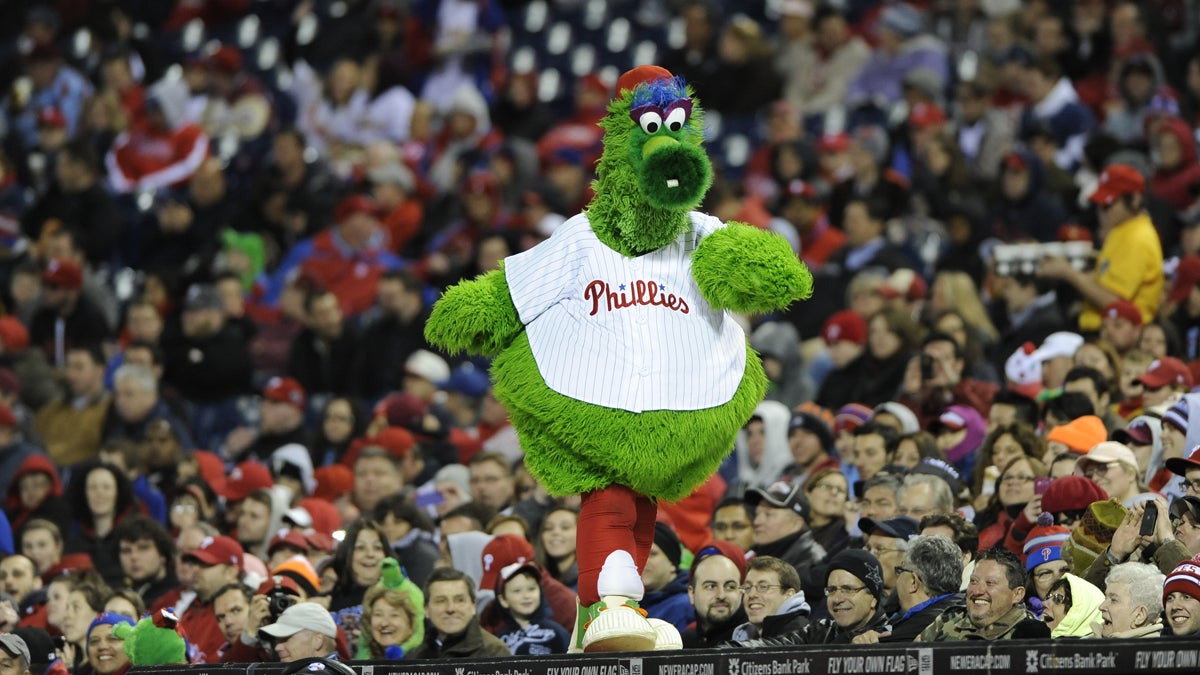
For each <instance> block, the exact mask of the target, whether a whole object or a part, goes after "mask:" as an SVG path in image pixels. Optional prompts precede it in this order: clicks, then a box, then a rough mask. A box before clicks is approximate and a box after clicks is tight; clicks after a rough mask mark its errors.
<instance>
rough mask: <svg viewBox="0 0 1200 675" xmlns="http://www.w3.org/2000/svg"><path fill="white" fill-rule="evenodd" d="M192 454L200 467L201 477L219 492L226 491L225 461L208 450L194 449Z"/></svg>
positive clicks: (214, 490)
mask: <svg viewBox="0 0 1200 675" xmlns="http://www.w3.org/2000/svg"><path fill="white" fill-rule="evenodd" d="M192 456H193V457H195V458H196V464H197V465H199V467H200V478H202V479H204V482H205V483H208V486H209V487H210V488H212V491H213V492H215V493H217V494H223V493H224V492H225V463H224V462H222V461H221V458H220V457H218V456H216V454H214V453H212V452H209V451H208V450H193V451H192Z"/></svg>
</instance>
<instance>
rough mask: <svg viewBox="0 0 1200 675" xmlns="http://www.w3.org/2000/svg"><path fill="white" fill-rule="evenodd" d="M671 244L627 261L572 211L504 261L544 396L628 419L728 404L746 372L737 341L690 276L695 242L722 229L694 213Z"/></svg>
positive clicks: (733, 328) (738, 333) (740, 339)
mask: <svg viewBox="0 0 1200 675" xmlns="http://www.w3.org/2000/svg"><path fill="white" fill-rule="evenodd" d="M689 215H690V217H691V221H692V228H691V230H690V231H688V232H685V233H683V234H681V235H680V236H679V237H678V238H677V239H675V241H673V242H672V243H671V244H669V245H667V246H665V247H663V248H661V249H659V250H657V251H654V252H652V253H648V254H646V255H643V256H639V257H637V258H627V257H625V256H623V255H621V254H620V253H617V252H616V251H614V250H612V249H611V248H609V247H607V246H605V245H604V244H603V243H601V242H600V240H599V239H597V238H596V235H595V233H593V232H592V229H591V225H590V224H589V223H588V219H587V216H586V215H584V214H582V213H581V214H579V215H576V216H574V217H572V218H571V219H569V220H567V221H566V222H565V223H563V224H562V225H560V226H558V228H556V229H555V230H554V234H553V235H552V236H551V237H550V238H549V239H548V240H546V241H544V242H542V243H541V244H538V245H537V246H535V247H533V248H532V249H530V250H528V251H525V252H524V253H519V254H517V255H514V256H510V257H508V258H506V259H505V261H504V270H505V277H506V279H507V280H508V286H509V292H510V294H511V295H512V300H513V304H514V305H515V306H516V308H517V312H518V314H519V315H520V317H521V322H522V323H524V324H525V328H526V331H527V332H528V334H529V345H530V347H531V348H532V350H533V356H534V360H535V361H536V362H537V366H538V371H540V373H541V375H542V378H543V379H544V380H545V381H546V384H547V385H548V386H549V387H550V388H551V389H553V390H554V391H556V392H558V393H560V394H563V395H564V396H570V397H571V398H575V399H579V400H581V401H584V402H587V403H592V404H595V405H602V406H605V407H609V408H619V409H622V410H629V411H631V412H642V411H644V410H699V409H701V408H711V407H714V406H718V405H721V404H723V403H727V402H729V400H730V399H732V398H733V394H734V392H735V391H737V387H738V384H739V383H740V382H741V379H742V375H743V374H744V372H745V369H746V335H745V332H744V331H743V330H742V328H741V326H739V325H738V324H737V322H735V321H734V320H733V317H732V316H731V315H730V314H729V313H728V312H726V311H724V310H718V309H715V308H713V307H712V306H711V305H709V304H708V302H707V301H706V300H705V299H704V296H702V295H701V294H700V289H699V288H697V286H696V281H695V279H693V278H692V274H691V271H692V253H693V252H694V251H695V250H696V246H697V245H698V244H699V243H700V239H701V238H703V237H704V236H706V235H708V234H709V233H711V232H713V231H714V230H716V229H717V228H720V227H725V224H724V223H722V222H721V221H720V220H717V219H716V218H714V217H712V216H709V215H706V214H703V213H697V212H695V211H693V212H691V213H690V214H689Z"/></svg>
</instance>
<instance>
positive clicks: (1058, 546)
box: [1024, 513, 1071, 572]
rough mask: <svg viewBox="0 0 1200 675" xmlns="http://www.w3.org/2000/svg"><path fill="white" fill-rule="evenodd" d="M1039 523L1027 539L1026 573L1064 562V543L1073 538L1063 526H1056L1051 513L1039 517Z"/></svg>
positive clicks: (1025, 549)
mask: <svg viewBox="0 0 1200 675" xmlns="http://www.w3.org/2000/svg"><path fill="white" fill-rule="evenodd" d="M1037 523H1038V524H1037V526H1036V527H1034V528H1033V529H1032V530H1030V531H1029V536H1028V537H1026V539H1025V548H1024V551H1025V571H1026V572H1030V571H1032V570H1033V568H1035V567H1037V566H1038V565H1043V564H1045V563H1048V562H1051V561H1054V560H1062V545H1063V542H1064V541H1066V540H1067V539H1069V538H1070V537H1071V531H1070V530H1068V529H1067V528H1065V527H1063V526H1062V525H1055V524H1054V516H1052V515H1051V514H1049V513H1043V514H1042V515H1040V516H1038V519H1037Z"/></svg>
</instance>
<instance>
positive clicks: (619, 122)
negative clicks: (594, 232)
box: [589, 66, 712, 254]
mask: <svg viewBox="0 0 1200 675" xmlns="http://www.w3.org/2000/svg"><path fill="white" fill-rule="evenodd" d="M600 126H601V127H602V128H603V129H604V153H603V155H602V156H601V157H600V164H599V166H598V167H597V172H596V175H597V179H596V186H595V189H596V196H597V202H599V203H595V202H594V203H593V208H592V209H591V211H590V212H589V213H590V214H591V215H592V216H593V218H592V220H593V223H594V224H595V225H599V228H600V229H608V230H611V234H612V237H613V238H615V239H616V240H617V245H616V246H614V248H616V249H617V250H620V251H622V252H624V253H633V254H637V253H644V252H646V251H650V250H654V249H656V248H661V247H662V246H665V245H666V244H668V243H670V242H671V241H673V240H674V239H675V237H677V236H678V235H679V234H680V233H681V232H682V231H683V230H684V229H685V228H686V227H687V226H688V221H687V217H686V216H687V212H688V211H690V210H692V209H694V208H696V207H698V206H699V205H700V202H701V201H702V200H703V199H704V195H705V193H706V192H708V188H709V186H710V185H711V184H712V164H711V163H710V162H709V160H708V155H706V154H705V152H704V149H703V148H702V147H701V144H702V143H703V141H704V123H703V113H702V111H701V110H700V106H699V103H698V102H697V101H696V100H695V99H694V98H693V97H692V92H691V90H690V88H689V87H688V86H687V84H686V83H685V82H684V81H683V79H682V78H679V77H675V76H673V75H671V73H670V72H669V71H667V70H666V69H665V68H661V67H659V66H638V67H637V68H634V69H633V70H630V71H628V72H626V73H625V74H624V75H622V76H621V79H620V80H619V81H618V82H617V97H616V99H614V100H613V101H612V103H610V104H609V107H608V114H607V115H605V117H604V119H603V120H601V122H600ZM605 199H611V200H612V203H610V204H605V203H604V200H605ZM597 207H600V208H599V212H598V213H597ZM604 207H608V208H607V209H606V208H604ZM597 215H598V216H600V218H599V220H600V221H601V222H599V223H597V222H596V221H597V218H596V217H595V216H597ZM618 222H619V224H618ZM600 234H601V237H602V238H606V237H604V233H600ZM606 243H608V244H609V245H610V246H613V243H612V242H608V241H606Z"/></svg>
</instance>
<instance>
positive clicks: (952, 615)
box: [916, 548, 1200, 642]
mask: <svg viewBox="0 0 1200 675" xmlns="http://www.w3.org/2000/svg"><path fill="white" fill-rule="evenodd" d="M1197 588H1198V589H1200V586H1198V587H1197ZM1024 600H1025V566H1024V565H1022V564H1021V560H1020V558H1018V557H1017V556H1015V555H1013V554H1012V552H1010V551H1007V550H1005V549H1002V548H993V549H988V550H986V551H983V552H982V553H980V554H979V559H978V560H977V561H976V563H975V570H974V571H973V572H972V573H971V581H970V582H969V583H968V584H967V605H966V607H965V608H962V609H960V608H951V609H948V610H946V611H945V612H944V613H942V615H941V616H939V617H938V618H937V619H935V620H934V622H933V623H931V624H929V627H928V628H926V629H925V630H924V631H922V632H921V634H920V635H919V636H917V639H916V642H958V641H962V640H989V641H990V640H1012V639H1037V638H1049V637H1050V629H1049V628H1048V627H1047V626H1046V624H1044V623H1042V622H1041V621H1038V620H1037V619H1036V618H1035V617H1034V616H1033V614H1032V613H1031V612H1030V611H1029V610H1028V609H1026V607H1025V603H1024Z"/></svg>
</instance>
